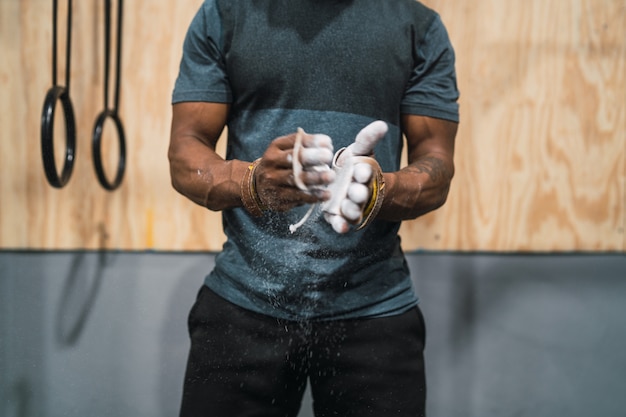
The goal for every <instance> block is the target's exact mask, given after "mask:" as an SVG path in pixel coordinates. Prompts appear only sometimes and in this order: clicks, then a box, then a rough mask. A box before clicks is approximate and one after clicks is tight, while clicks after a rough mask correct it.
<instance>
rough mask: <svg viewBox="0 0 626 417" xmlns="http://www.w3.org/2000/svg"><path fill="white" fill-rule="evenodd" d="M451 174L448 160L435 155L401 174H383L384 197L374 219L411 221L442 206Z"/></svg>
mask: <svg viewBox="0 0 626 417" xmlns="http://www.w3.org/2000/svg"><path fill="white" fill-rule="evenodd" d="M453 175H454V167H453V165H452V163H451V162H449V159H448V158H445V157H440V156H439V155H437V154H431V155H426V156H424V157H422V158H420V159H418V160H416V161H415V162H413V163H412V164H410V165H408V166H407V167H405V168H403V169H401V170H400V171H397V172H390V173H384V179H385V190H384V192H385V194H384V200H383V204H382V206H381V209H380V212H379V213H378V216H377V217H378V218H380V219H383V220H390V221H402V220H411V219H415V218H417V217H419V216H421V215H423V214H426V213H428V212H430V211H433V210H435V209H437V208H439V207H441V206H442V205H443V204H444V203H445V201H446V198H447V196H448V191H449V189H450V183H451V181H452V177H453Z"/></svg>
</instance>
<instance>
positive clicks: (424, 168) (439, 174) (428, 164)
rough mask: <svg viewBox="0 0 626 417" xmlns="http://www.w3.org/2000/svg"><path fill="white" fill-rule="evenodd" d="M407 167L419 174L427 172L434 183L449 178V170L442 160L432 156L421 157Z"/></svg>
mask: <svg viewBox="0 0 626 417" xmlns="http://www.w3.org/2000/svg"><path fill="white" fill-rule="evenodd" d="M408 168H409V169H410V170H411V171H414V172H417V173H420V174H422V173H425V174H428V176H429V177H430V179H431V180H432V181H433V182H435V183H439V182H442V181H448V180H449V179H450V172H449V170H448V168H447V167H446V165H445V164H444V163H443V161H442V160H441V159H439V158H435V157H432V156H427V157H425V158H422V159H420V160H419V161H417V162H415V163H414V164H411V165H410V166H409V167H408Z"/></svg>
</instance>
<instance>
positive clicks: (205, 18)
mask: <svg viewBox="0 0 626 417" xmlns="http://www.w3.org/2000/svg"><path fill="white" fill-rule="evenodd" d="M231 100H232V94H231V90H230V85H229V82H228V75H227V73H226V69H225V64H224V57H223V51H222V25H221V19H220V14H219V10H218V7H217V5H216V4H215V1H214V0H207V1H205V2H204V3H203V5H202V7H201V8H200V10H199V11H198V13H197V14H196V15H195V17H194V18H193V20H192V22H191V24H190V25H189V29H188V31H187V35H186V37H185V41H184V44H183V57H182V59H181V63H180V69H179V73H178V77H177V79H176V83H175V85H174V92H173V94H172V103H174V104H175V103H180V102H185V101H206V102H218V103H229V102H230V101H231Z"/></svg>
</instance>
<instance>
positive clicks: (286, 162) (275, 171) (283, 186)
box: [254, 129, 335, 211]
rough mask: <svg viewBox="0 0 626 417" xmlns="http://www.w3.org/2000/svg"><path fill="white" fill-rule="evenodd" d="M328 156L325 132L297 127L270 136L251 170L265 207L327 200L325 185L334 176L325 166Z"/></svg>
mask: <svg viewBox="0 0 626 417" xmlns="http://www.w3.org/2000/svg"><path fill="white" fill-rule="evenodd" d="M294 158H297V159H295V160H294ZM332 159H333V146H332V141H331V139H330V138H329V137H328V136H326V135H321V134H316V135H310V134H307V133H304V131H302V130H301V129H300V130H299V131H298V132H297V133H293V134H290V135H287V136H282V137H279V138H277V139H275V140H273V141H272V143H270V145H269V146H268V148H267V150H266V151H265V153H264V154H263V157H262V158H261V161H260V162H259V164H258V166H257V168H256V169H255V173H254V183H255V190H256V192H257V195H258V197H259V199H260V201H261V202H262V203H263V205H265V206H266V207H267V208H268V209H271V210H274V211H287V210H290V209H291V208H293V207H296V206H300V205H303V204H313V203H318V202H320V201H325V200H327V199H328V198H329V197H330V193H329V192H328V191H327V190H326V186H327V185H328V184H330V183H332V182H333V180H334V178H335V173H334V172H333V171H332V170H331V169H330V168H329V167H330V163H331V162H332ZM294 168H296V169H294Z"/></svg>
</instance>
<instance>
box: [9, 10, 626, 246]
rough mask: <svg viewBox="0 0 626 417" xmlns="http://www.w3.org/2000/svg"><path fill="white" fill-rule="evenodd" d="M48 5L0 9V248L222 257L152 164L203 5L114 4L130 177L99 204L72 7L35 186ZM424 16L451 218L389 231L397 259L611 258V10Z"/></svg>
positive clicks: (616, 237)
mask: <svg viewBox="0 0 626 417" xmlns="http://www.w3.org/2000/svg"><path fill="white" fill-rule="evenodd" d="M51 3H52V2H50V1H44V0H3V1H1V2H0V48H1V50H2V54H3V56H4V59H3V63H2V64H0V91H1V95H0V127H1V128H0V135H1V140H0V166H1V167H2V168H1V169H2V171H1V173H2V174H1V177H0V248H4V249H9V248H12V249H14V248H19V249H98V248H109V249H122V250H175V251H177V250H219V249H220V247H221V244H222V242H223V239H224V237H223V234H222V232H221V221H220V215H219V213H212V212H209V211H208V210H206V209H203V208H201V207H198V206H194V205H193V204H192V203H190V202H189V201H187V200H186V199H185V198H183V197H181V196H179V195H178V194H176V193H175V192H174V191H173V189H172V187H171V186H170V179H169V171H168V164H167V156H166V153H167V145H168V140H169V124H170V117H171V108H170V104H169V103H170V95H171V90H172V87H173V82H174V79H175V77H176V73H177V70H178V63H179V60H180V54H181V45H182V40H183V37H184V34H185V31H186V28H187V25H188V24H189V22H190V20H191V18H192V16H193V15H194V13H195V11H196V10H197V8H198V7H199V5H200V4H201V1H199V0H198V1H188V2H175V1H173V0H172V1H160V2H154V1H149V0H135V1H132V2H126V5H125V16H124V47H123V48H124V49H123V59H122V63H123V78H122V81H123V88H122V96H121V107H120V113H121V116H122V120H123V122H124V125H125V128H126V135H127V142H128V143H127V146H128V166H127V172H126V177H125V179H124V182H123V185H122V186H121V187H120V189H118V190H116V191H114V192H108V191H104V190H103V189H101V188H100V187H98V185H97V181H96V177H95V174H94V171H93V165H92V161H91V148H90V147H91V144H90V141H91V131H92V128H93V123H94V120H95V117H96V115H97V114H98V113H99V112H100V111H101V110H102V106H103V92H102V83H103V70H102V66H103V48H102V43H103V39H102V37H103V27H102V17H103V16H102V15H103V12H102V5H101V4H100V2H74V26H73V28H74V38H73V48H72V73H71V79H72V86H71V88H72V99H73V102H74V107H75V111H76V118H77V131H78V149H77V152H78V153H77V159H76V165H75V169H74V174H73V177H72V179H71V180H70V182H69V184H68V185H67V186H66V187H65V188H63V189H60V190H59V189H53V188H51V187H50V186H48V184H47V183H46V181H45V177H44V173H43V169H42V164H41V153H40V145H39V138H40V134H39V129H40V117H41V106H42V104H43V99H44V96H45V93H46V91H47V89H48V88H49V87H50V86H51V75H50V67H51V52H50V49H51V31H52V25H51V12H52V10H51V7H52V5H51ZM60 3H64V2H63V1H61V2H60ZM114 3H116V2H114ZM425 3H426V4H427V5H429V6H431V7H433V8H435V9H436V10H438V11H439V12H440V14H441V16H442V18H443V20H444V22H445V23H446V25H447V27H448V29H449V32H450V36H451V38H452V41H453V43H454V45H455V49H456V52H457V73H458V78H459V87H460V89H461V92H462V98H461V116H462V122H461V125H460V130H459V134H458V140H457V143H458V145H457V153H456V163H457V173H456V177H455V179H454V184H453V188H452V191H451V193H450V196H449V200H448V202H447V203H446V205H445V206H444V207H443V208H442V209H440V210H438V211H437V212H435V213H432V214H429V215H427V216H424V217H423V218H420V219H418V220H415V221H412V222H407V223H406V224H405V225H404V226H403V228H402V237H403V242H404V246H405V249H407V250H412V249H425V250H454V251H476V250H478V251H621V252H623V251H624V250H625V248H626V234H625V232H624V227H625V223H626V164H625V153H626V106H625V104H626V81H625V75H624V74H626V42H625V41H624V40H625V39H626V3H625V2H624V1H623V0H572V1H567V2H566V1H561V0H529V1H525V2H513V1H498V0H476V1H472V2H450V1H442V0H439V1H435V0H430V1H425ZM61 6H63V5H61ZM64 11H65V9H64V8H63V7H61V10H60V14H59V20H60V23H61V25H63V24H64ZM61 41H62V42H64V40H63V39H61ZM61 45H63V43H61ZM59 52H60V54H61V56H63V54H64V50H63V49H62V48H61V49H60V50H59ZM61 76H63V71H62V72H61ZM60 120H61V119H58V122H57V123H56V124H57V125H61V121H60ZM113 132H114V129H113V127H112V125H109V124H107V125H105V133H106V135H105V140H104V143H105V154H106V155H113V156H110V157H108V158H107V160H106V161H107V165H106V167H107V169H108V171H107V172H112V171H113V169H114V167H115V165H116V159H115V156H114V155H115V151H116V140H117V139H116V136H115V135H114V134H113ZM63 133H64V132H63V130H62V129H57V133H56V135H57V137H58V140H57V143H58V147H59V148H62V147H63V145H64V144H63V141H62V137H63Z"/></svg>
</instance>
